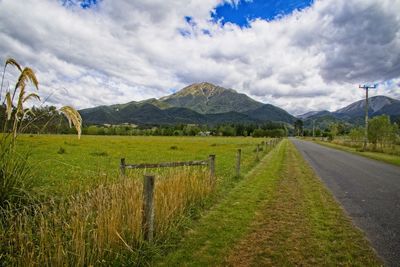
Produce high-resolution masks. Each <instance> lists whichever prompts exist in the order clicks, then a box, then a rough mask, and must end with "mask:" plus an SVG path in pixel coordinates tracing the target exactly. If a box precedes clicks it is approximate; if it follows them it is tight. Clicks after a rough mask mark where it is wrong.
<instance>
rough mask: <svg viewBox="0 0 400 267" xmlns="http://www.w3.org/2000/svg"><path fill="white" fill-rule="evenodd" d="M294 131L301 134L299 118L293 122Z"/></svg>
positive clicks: (301, 125)
mask: <svg viewBox="0 0 400 267" xmlns="http://www.w3.org/2000/svg"><path fill="white" fill-rule="evenodd" d="M294 132H295V134H296V135H297V136H300V135H303V121H302V120H300V119H297V120H296V121H295V122H294Z"/></svg>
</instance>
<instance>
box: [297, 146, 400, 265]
mask: <svg viewBox="0 0 400 267" xmlns="http://www.w3.org/2000/svg"><path fill="white" fill-rule="evenodd" d="M292 141H293V143H294V144H295V145H296V147H297V148H298V149H299V150H300V152H301V153H302V154H303V156H304V158H305V159H306V160H307V161H308V162H309V163H310V165H311V166H312V167H313V168H314V170H315V171H316V173H317V174H318V175H319V177H321V179H322V181H323V182H324V183H325V184H326V186H327V187H328V188H329V189H330V190H331V191H332V193H333V195H334V196H335V197H336V199H337V200H338V201H339V202H340V203H341V204H342V206H343V208H344V209H345V210H346V211H347V213H348V214H349V215H350V217H351V218H352V219H353V221H354V223H355V224H356V225H357V226H358V227H359V228H361V229H362V230H363V231H364V232H365V233H366V235H367V237H368V239H369V240H370V241H371V243H372V246H373V247H374V248H375V250H376V251H377V252H378V254H379V255H380V256H381V257H382V258H383V260H384V261H385V264H386V265H388V266H400V167H397V166H393V165H389V164H386V163H381V162H379V161H375V160H371V159H368V158H364V157H361V156H357V155H353V154H350V153H347V152H343V151H339V150H336V149H331V148H327V147H324V146H321V145H318V144H315V143H312V142H306V141H301V140H297V139H292Z"/></svg>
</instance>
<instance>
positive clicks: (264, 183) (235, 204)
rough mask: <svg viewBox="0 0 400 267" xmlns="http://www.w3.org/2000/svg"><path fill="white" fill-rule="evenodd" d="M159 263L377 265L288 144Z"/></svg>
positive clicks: (194, 264) (368, 248) (174, 264)
mask: <svg viewBox="0 0 400 267" xmlns="http://www.w3.org/2000/svg"><path fill="white" fill-rule="evenodd" d="M157 264H158V265H162V266H177V265H180V266H294V265H302V266H303V265H304V266H339V265H345V266H379V265H381V262H380V260H379V259H377V257H376V255H375V253H374V252H373V250H372V249H371V248H370V247H369V244H368V242H367V241H366V240H365V239H364V237H363V234H362V233H361V232H360V231H359V230H358V229H356V228H355V227H354V226H353V224H352V223H351V221H350V220H349V218H347V217H346V215H345V214H344V212H343V210H342V209H341V208H340V207H339V205H338V204H337V203H336V201H335V200H334V198H333V197H332V195H331V194H330V193H329V192H328V191H327V190H326V189H325V188H324V186H323V185H322V184H321V182H320V180H319V179H318V178H317V177H316V176H315V174H314V173H313V171H312V169H311V168H310V167H309V166H308V165H307V164H306V162H305V161H304V159H302V158H301V156H300V154H299V153H298V152H297V151H296V149H295V148H294V146H293V145H292V144H291V143H290V142H289V141H284V142H283V143H282V144H281V145H280V146H279V149H276V150H274V151H273V152H272V153H271V154H270V155H268V156H267V157H265V158H264V159H263V160H262V161H261V164H260V165H258V166H257V167H256V168H255V169H254V170H253V171H252V172H251V173H249V175H248V176H247V177H246V178H245V179H244V180H242V181H241V182H240V183H239V184H238V185H237V186H236V187H235V188H234V189H233V190H232V191H231V192H230V193H229V194H228V195H227V196H226V197H225V198H224V199H223V201H222V202H221V203H220V204H218V205H216V206H215V207H214V208H213V209H212V210H211V211H210V212H209V213H208V214H206V216H204V217H203V218H201V219H200V220H199V221H198V223H196V225H194V226H193V227H192V229H191V230H190V231H188V232H187V234H186V236H185V238H184V240H183V241H182V243H181V244H180V246H179V247H178V249H177V250H175V251H174V252H173V253H171V254H169V255H168V256H167V257H164V258H160V259H159V261H158V262H157Z"/></svg>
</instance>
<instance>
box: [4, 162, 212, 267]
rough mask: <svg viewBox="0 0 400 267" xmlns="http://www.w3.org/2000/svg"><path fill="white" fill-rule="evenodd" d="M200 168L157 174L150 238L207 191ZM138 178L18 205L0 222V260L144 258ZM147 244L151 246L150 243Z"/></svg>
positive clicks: (164, 233)
mask: <svg viewBox="0 0 400 267" xmlns="http://www.w3.org/2000/svg"><path fill="white" fill-rule="evenodd" d="M209 178H210V177H209V175H208V172H207V170H205V169H194V170H193V169H189V168H182V169H171V170H168V171H164V172H161V173H159V174H158V175H157V176H156V187H155V239H156V240H155V243H156V244H157V243H162V242H163V241H164V240H165V239H167V238H168V235H169V233H170V232H171V230H172V228H174V227H177V224H179V219H180V218H182V217H183V215H185V213H187V211H188V209H189V208H190V207H194V206H196V205H198V204H199V203H201V202H202V201H203V200H204V199H205V198H206V197H207V196H208V195H209V194H210V193H211V191H212V187H211V185H210V182H209V181H210V180H209ZM142 187H143V184H142V178H141V175H140V176H139V174H138V173H136V174H131V177H129V178H127V179H125V180H123V181H120V182H118V183H114V184H103V185H100V186H98V187H97V188H95V189H93V190H91V191H89V192H86V193H84V194H79V195H77V196H73V197H69V198H67V199H65V200H63V201H53V202H50V203H43V204H39V205H35V206H31V207H24V208H23V209H21V210H17V211H6V212H4V215H3V223H2V226H1V227H2V228H0V230H1V232H0V237H1V241H0V247H1V249H0V252H1V254H0V261H2V262H5V263H6V264H7V265H17V266H65V265H69V266H89V265H113V264H117V265H118V264H123V265H125V264H143V263H145V262H144V261H145V259H143V255H145V254H146V253H144V250H146V249H149V244H146V243H145V242H143V241H142V233H141V221H142V214H141V207H142ZM150 247H151V246H150Z"/></svg>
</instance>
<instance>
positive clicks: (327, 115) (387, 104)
mask: <svg viewBox="0 0 400 267" xmlns="http://www.w3.org/2000/svg"><path fill="white" fill-rule="evenodd" d="M368 102H369V103H368V106H369V108H368V115H369V116H370V117H371V118H372V117H374V116H378V115H383V114H385V115H389V116H390V117H391V118H392V119H395V118H398V117H399V116H400V100H396V99H393V98H390V97H387V96H374V97H371V98H369V101H368ZM364 115H365V100H364V99H362V100H359V101H356V102H354V103H352V104H350V105H348V106H346V107H343V108H340V109H338V110H336V111H334V112H329V111H326V110H324V111H313V112H308V113H305V114H302V115H299V116H297V117H298V118H300V119H303V120H304V122H305V123H304V125H305V126H306V127H311V125H312V121H315V123H316V125H319V126H320V127H322V128H324V126H326V125H329V124H330V123H332V122H340V121H341V122H345V123H350V124H355V125H357V124H362V123H363V122H364Z"/></svg>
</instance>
